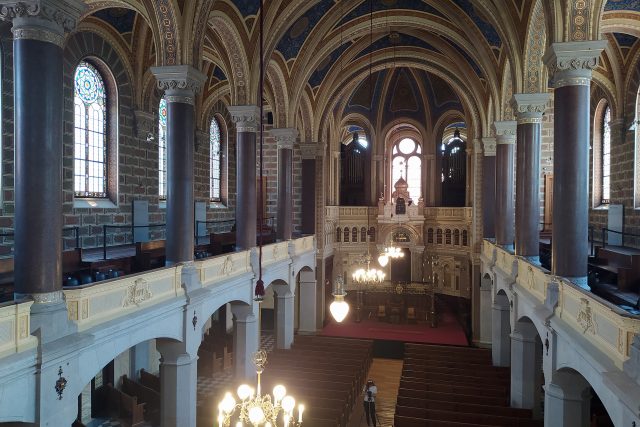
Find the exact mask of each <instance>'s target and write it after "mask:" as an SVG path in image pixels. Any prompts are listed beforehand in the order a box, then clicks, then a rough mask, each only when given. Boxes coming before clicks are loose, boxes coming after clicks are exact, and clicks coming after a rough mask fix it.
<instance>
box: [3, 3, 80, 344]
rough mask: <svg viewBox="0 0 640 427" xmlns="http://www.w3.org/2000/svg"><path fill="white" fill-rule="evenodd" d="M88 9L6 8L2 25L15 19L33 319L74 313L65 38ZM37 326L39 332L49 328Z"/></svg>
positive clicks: (19, 229)
mask: <svg viewBox="0 0 640 427" xmlns="http://www.w3.org/2000/svg"><path fill="white" fill-rule="evenodd" d="M85 8H86V6H85V5H84V4H83V2H82V1H79V0H66V1H63V0H57V1H54V0H41V1H40V2H38V5H28V4H27V5H25V4H24V2H2V10H0V18H1V19H3V20H12V23H13V28H12V32H13V36H14V40H13V49H14V54H13V64H14V65H13V67H14V77H15V80H14V102H15V104H14V109H15V112H14V117H15V218H14V223H15V250H14V253H15V255H14V278H15V294H16V298H22V297H25V296H30V297H32V298H33V299H34V300H35V303H36V305H34V307H33V308H32V312H33V311H34V310H35V311H38V310H39V308H37V307H36V306H39V305H41V304H42V308H43V310H45V311H47V310H57V311H62V312H64V310H65V309H66V307H65V305H64V302H63V298H62V227H63V216H62V155H63V153H62V148H63V145H62V132H63V130H62V128H63V111H64V106H63V104H64V99H63V82H62V79H63V76H62V70H63V67H62V58H63V49H62V47H63V44H64V36H65V32H67V31H71V30H73V29H74V28H75V26H76V20H77V19H78V17H79V16H80V14H81V13H82V12H83V11H84V9H85ZM45 305H46V306H48V307H54V306H55V307H56V308H51V309H49V308H44V307H45ZM43 322H44V323H47V321H46V320H43ZM31 323H32V329H33V330H35V329H37V328H38V327H40V326H42V327H47V325H46V324H44V323H43V325H40V324H38V321H36V322H35V324H34V321H33V320H32V322H31ZM52 327H55V325H53V326H52ZM43 339H45V340H46V339H47V338H46V337H44V336H43Z"/></svg>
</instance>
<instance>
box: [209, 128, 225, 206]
mask: <svg viewBox="0 0 640 427" xmlns="http://www.w3.org/2000/svg"><path fill="white" fill-rule="evenodd" d="M209 166H210V169H209V171H210V180H211V182H210V187H209V188H210V189H209V197H210V198H211V200H213V201H216V202H219V201H220V200H221V199H220V188H221V184H222V144H221V135H220V125H219V124H218V120H217V119H216V118H215V117H214V118H213V119H211V126H210V129H209Z"/></svg>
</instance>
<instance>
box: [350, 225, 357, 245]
mask: <svg viewBox="0 0 640 427" xmlns="http://www.w3.org/2000/svg"><path fill="white" fill-rule="evenodd" d="M351 241H352V242H353V243H358V229H357V228H356V227H353V228H352V229H351Z"/></svg>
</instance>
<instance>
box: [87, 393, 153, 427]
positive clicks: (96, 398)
mask: <svg viewBox="0 0 640 427" xmlns="http://www.w3.org/2000/svg"><path fill="white" fill-rule="evenodd" d="M92 407H93V408H96V410H97V413H99V414H100V415H101V416H106V417H109V418H111V417H114V416H115V417H117V418H121V419H124V420H126V421H127V422H128V425H130V426H132V427H135V426H139V425H142V424H143V423H144V407H145V405H144V403H138V398H137V397H135V396H129V395H128V394H126V393H123V392H121V391H120V390H118V389H116V388H114V387H113V386H112V385H111V384H106V385H103V386H102V387H99V388H97V389H96V390H95V392H94V393H93V396H92Z"/></svg>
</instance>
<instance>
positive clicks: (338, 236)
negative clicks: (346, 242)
mask: <svg viewBox="0 0 640 427" xmlns="http://www.w3.org/2000/svg"><path fill="white" fill-rule="evenodd" d="M341 241H342V228H340V227H338V228H337V229H336V242H338V243H340V242H341Z"/></svg>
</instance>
